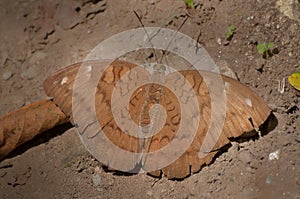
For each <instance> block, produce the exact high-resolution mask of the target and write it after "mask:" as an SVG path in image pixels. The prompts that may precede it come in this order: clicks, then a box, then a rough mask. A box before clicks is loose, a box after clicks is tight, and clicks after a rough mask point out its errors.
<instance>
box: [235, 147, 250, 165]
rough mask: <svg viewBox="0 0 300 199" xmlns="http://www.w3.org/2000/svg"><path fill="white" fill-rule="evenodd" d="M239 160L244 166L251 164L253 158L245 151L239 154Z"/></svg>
mask: <svg viewBox="0 0 300 199" xmlns="http://www.w3.org/2000/svg"><path fill="white" fill-rule="evenodd" d="M238 159H239V160H240V161H242V162H243V163H244V164H249V163H250V162H251V161H252V159H253V157H252V155H251V153H250V152H249V151H247V150H243V151H240V152H239V153H238Z"/></svg>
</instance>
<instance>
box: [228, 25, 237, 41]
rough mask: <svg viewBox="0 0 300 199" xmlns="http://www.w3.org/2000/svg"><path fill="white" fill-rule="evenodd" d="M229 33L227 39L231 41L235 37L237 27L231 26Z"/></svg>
mask: <svg viewBox="0 0 300 199" xmlns="http://www.w3.org/2000/svg"><path fill="white" fill-rule="evenodd" d="M227 29H228V31H227V32H226V39H227V40H228V41H229V40H231V38H232V37H233V34H234V31H235V30H236V27H235V26H229V27H228V28H227Z"/></svg>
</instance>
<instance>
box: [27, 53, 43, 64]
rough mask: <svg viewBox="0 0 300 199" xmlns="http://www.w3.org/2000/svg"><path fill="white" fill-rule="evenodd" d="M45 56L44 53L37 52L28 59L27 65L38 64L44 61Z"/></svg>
mask: <svg viewBox="0 0 300 199" xmlns="http://www.w3.org/2000/svg"><path fill="white" fill-rule="evenodd" d="M46 56H47V54H46V53H43V52H39V51H37V52H35V53H34V54H33V55H32V56H31V58H30V59H29V64H38V63H39V61H40V60H42V59H44V58H45V57H46Z"/></svg>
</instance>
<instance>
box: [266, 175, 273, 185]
mask: <svg viewBox="0 0 300 199" xmlns="http://www.w3.org/2000/svg"><path fill="white" fill-rule="evenodd" d="M265 182H266V184H271V182H272V181H271V178H270V177H269V176H267V178H266V181H265Z"/></svg>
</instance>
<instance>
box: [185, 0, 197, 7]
mask: <svg viewBox="0 0 300 199" xmlns="http://www.w3.org/2000/svg"><path fill="white" fill-rule="evenodd" d="M183 1H184V3H186V5H188V6H189V7H191V8H193V9H194V8H195V6H194V1H193V0H183Z"/></svg>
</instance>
